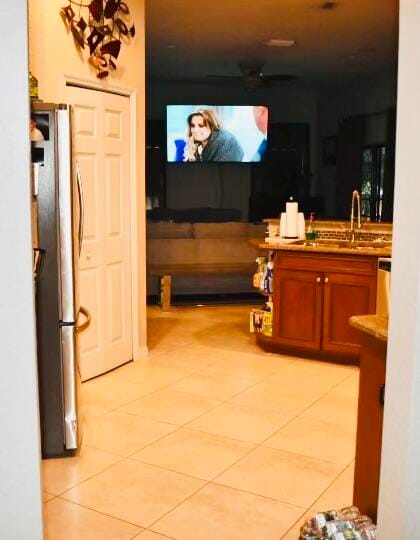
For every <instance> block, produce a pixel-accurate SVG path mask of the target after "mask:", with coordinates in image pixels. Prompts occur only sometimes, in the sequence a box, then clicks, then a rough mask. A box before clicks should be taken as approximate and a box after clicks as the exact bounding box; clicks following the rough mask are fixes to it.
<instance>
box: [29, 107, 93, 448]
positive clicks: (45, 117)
mask: <svg viewBox="0 0 420 540" xmlns="http://www.w3.org/2000/svg"><path fill="white" fill-rule="evenodd" d="M31 141H32V144H31V151H32V170H33V186H34V187H33V213H34V217H33V228H35V229H36V232H35V233H34V235H33V238H34V240H33V243H34V250H35V251H34V253H35V257H34V259H35V268H34V270H35V294H36V301H35V305H36V326H37V344H38V382H39V405H40V421H41V444H42V456H43V457H53V456H64V455H71V454H73V453H74V452H75V451H77V449H78V448H79V446H80V442H81V422H80V415H79V408H78V386H79V382H80V376H79V369H78V339H77V334H78V333H79V332H81V331H82V330H83V329H84V328H86V326H87V325H88V324H89V314H88V312H87V311H86V310H85V309H83V308H81V307H80V306H79V300H78V294H77V272H78V258H79V255H80V250H81V242H82V237H83V194H82V185H81V178H80V174H79V170H78V167H75V168H74V169H75V170H74V169H73V167H72V155H71V127H70V107H69V106H67V105H54V104H46V103H34V104H32V112H31ZM79 319H83V322H82V323H81V324H79Z"/></svg>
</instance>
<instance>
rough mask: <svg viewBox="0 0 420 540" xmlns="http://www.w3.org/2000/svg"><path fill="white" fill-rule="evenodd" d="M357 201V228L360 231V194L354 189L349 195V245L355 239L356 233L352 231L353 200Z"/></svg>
mask: <svg viewBox="0 0 420 540" xmlns="http://www.w3.org/2000/svg"><path fill="white" fill-rule="evenodd" d="M355 199H356V201H357V228H358V229H360V228H361V226H362V224H361V222H360V194H359V192H358V191H357V190H356V189H355V190H354V191H353V193H352V195H351V213H350V231H349V232H350V243H352V244H353V243H354V240H355V237H356V231H355V230H354V200H355Z"/></svg>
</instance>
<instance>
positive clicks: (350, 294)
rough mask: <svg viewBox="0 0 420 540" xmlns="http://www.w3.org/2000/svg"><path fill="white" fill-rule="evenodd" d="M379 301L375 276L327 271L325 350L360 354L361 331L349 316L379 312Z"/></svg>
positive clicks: (323, 341)
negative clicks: (376, 307) (377, 301)
mask: <svg viewBox="0 0 420 540" xmlns="http://www.w3.org/2000/svg"><path fill="white" fill-rule="evenodd" d="M375 302H376V279H375V277H374V276H359V275H351V274H332V273H326V274H324V309H323V334H322V349H323V350H324V351H331V352H338V353H351V354H358V352H359V349H360V346H359V345H358V341H359V339H358V333H357V330H356V329H355V328H353V327H351V326H350V325H349V318H350V317H352V316H353V315H366V314H368V313H375Z"/></svg>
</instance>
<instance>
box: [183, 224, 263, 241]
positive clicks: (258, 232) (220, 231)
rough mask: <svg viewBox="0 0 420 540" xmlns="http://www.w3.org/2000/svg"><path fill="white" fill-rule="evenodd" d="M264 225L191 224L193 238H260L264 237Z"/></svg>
mask: <svg viewBox="0 0 420 540" xmlns="http://www.w3.org/2000/svg"><path fill="white" fill-rule="evenodd" d="M265 229H266V226H265V224H264V223H240V222H228V223H193V224H192V234H193V238H261V239H263V238H264V236H265Z"/></svg>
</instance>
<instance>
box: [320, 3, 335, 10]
mask: <svg viewBox="0 0 420 540" xmlns="http://www.w3.org/2000/svg"><path fill="white" fill-rule="evenodd" d="M336 7H338V2H324V3H323V4H321V9H323V10H324V11H332V10H333V9H335V8H336Z"/></svg>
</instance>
